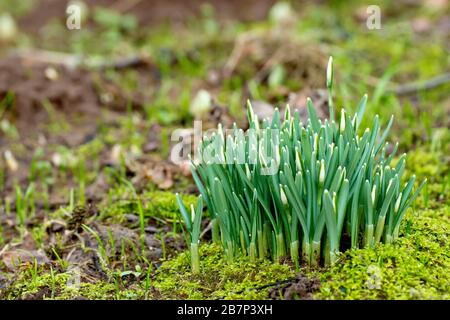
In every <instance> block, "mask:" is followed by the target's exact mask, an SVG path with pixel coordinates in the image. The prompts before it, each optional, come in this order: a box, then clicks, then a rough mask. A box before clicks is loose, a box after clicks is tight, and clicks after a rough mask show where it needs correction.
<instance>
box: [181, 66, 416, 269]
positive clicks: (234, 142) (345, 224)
mask: <svg viewBox="0 0 450 320" xmlns="http://www.w3.org/2000/svg"><path fill="white" fill-rule="evenodd" d="M327 88H328V93H329V107H330V118H329V119H326V120H324V121H322V120H320V119H319V118H318V117H317V114H316V111H315V109H314V106H313V102H312V101H311V100H310V99H308V100H307V109H308V115H309V119H308V120H307V122H306V124H303V123H302V122H301V120H300V115H299V113H298V112H297V111H296V112H295V113H294V114H292V115H291V113H290V108H289V107H287V108H286V112H285V114H284V119H281V115H280V112H279V111H278V109H276V110H275V113H274V116H273V118H272V119H263V120H262V121H260V120H259V119H258V116H257V115H256V114H255V113H254V112H253V109H252V106H251V104H250V103H248V121H249V129H248V130H247V131H246V132H244V131H243V130H242V129H239V128H237V127H236V125H234V127H233V128H232V129H231V130H230V132H226V133H225V132H224V130H223V129H222V127H221V126H220V125H219V128H218V130H217V132H215V133H213V134H212V135H211V136H210V137H204V139H203V141H202V143H201V145H200V147H199V154H200V156H201V160H200V161H199V162H198V163H194V162H193V163H192V173H193V177H194V180H195V182H196V184H197V186H198V189H199V191H200V193H201V194H202V197H203V199H204V200H205V203H206V206H207V209H208V212H209V215H210V217H211V219H212V222H213V226H215V230H214V228H213V234H214V233H215V234H216V236H214V237H213V241H216V242H220V243H221V244H222V245H223V248H224V251H225V255H226V257H227V259H228V260H233V259H234V257H235V256H236V255H237V254H244V255H248V256H249V257H250V258H251V259H257V258H266V257H271V258H272V259H280V258H282V257H285V256H287V255H290V256H291V259H292V260H293V261H294V262H295V263H299V262H300V261H302V262H303V263H306V264H309V265H313V266H315V265H318V264H319V262H320V261H321V260H322V261H323V262H324V263H325V264H329V263H333V262H335V261H336V260H337V258H338V255H339V253H340V252H341V251H342V250H344V249H345V246H344V244H343V242H344V241H343V235H344V234H346V235H349V236H350V239H351V243H350V244H351V248H359V247H372V246H374V245H376V244H377V243H380V242H384V243H391V242H393V241H395V239H396V238H397V237H398V234H399V228H400V223H401V221H402V219H403V217H404V215H405V212H406V210H407V209H408V208H409V207H410V206H411V204H412V202H413V201H414V199H415V198H416V197H417V196H418V194H419V192H420V190H421V189H422V188H423V186H424V183H425V181H424V182H423V183H422V184H421V185H420V186H419V188H418V189H417V190H416V191H415V192H413V186H414V182H415V177H414V176H413V177H412V178H410V179H409V181H408V182H407V183H406V184H404V185H403V184H402V176H403V173H404V168H405V155H402V156H401V157H400V158H399V159H398V161H397V162H396V165H395V166H394V165H392V164H391V163H392V160H393V158H394V156H395V152H396V149H397V145H395V147H394V151H393V152H391V153H390V154H387V152H386V149H387V145H388V144H387V143H386V138H387V136H388V132H389V130H390V128H391V126H392V123H393V118H391V119H390V121H389V124H388V125H387V128H386V129H385V130H384V131H383V132H382V133H381V132H380V123H379V119H378V116H376V117H375V118H374V119H373V122H372V126H371V128H370V129H369V128H367V129H366V130H365V131H364V133H363V134H362V136H360V135H359V134H358V131H359V130H358V129H359V126H360V124H361V121H362V118H363V115H364V110H365V108H366V103H367V95H364V97H363V98H362V99H361V101H360V102H359V105H358V106H357V112H356V113H355V114H354V115H353V116H350V114H349V113H348V112H347V111H345V110H344V109H342V110H341V113H340V119H339V120H337V121H335V118H334V114H335V112H334V107H333V101H332V88H333V65H332V59H330V61H329V64H328V68H327ZM179 204H180V208H181V211H182V213H183V212H184V211H186V209H185V208H184V206H183V205H182V203H181V201H179ZM183 216H186V213H183ZM184 220H185V221H187V222H188V223H186V226H187V229H188V230H193V229H194V227H193V226H192V225H191V224H190V222H189V220H187V219H186V218H185V219H184ZM196 227H199V224H198V225H196ZM190 232H192V231H190ZM192 239H193V240H194V242H192ZM197 240H198V239H197V238H195V237H192V236H191V243H194V244H197ZM191 248H192V245H191ZM300 257H301V258H300ZM193 267H194V266H193Z"/></svg>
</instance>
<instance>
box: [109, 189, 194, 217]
mask: <svg viewBox="0 0 450 320" xmlns="http://www.w3.org/2000/svg"><path fill="white" fill-rule="evenodd" d="M181 197H182V198H183V201H184V203H185V204H186V205H187V206H190V205H191V204H194V205H195V204H196V203H197V196H195V195H186V194H182V195H181ZM110 198H111V199H113V200H112V201H109V202H108V203H107V204H106V205H105V206H104V208H103V210H102V216H103V217H115V218H118V220H119V221H120V217H122V216H123V215H124V214H136V215H137V214H138V204H137V201H131V200H127V199H133V197H132V195H131V194H130V192H129V190H128V189H126V188H118V189H115V190H112V191H111V192H110ZM140 198H141V199H142V200H141V201H142V206H143V209H144V215H145V216H146V217H149V218H163V219H168V220H174V219H177V217H178V213H179V208H178V205H177V203H176V198H175V194H174V193H173V192H170V191H147V192H144V193H143V194H141V195H140ZM114 199H119V200H114ZM124 199H125V200H124Z"/></svg>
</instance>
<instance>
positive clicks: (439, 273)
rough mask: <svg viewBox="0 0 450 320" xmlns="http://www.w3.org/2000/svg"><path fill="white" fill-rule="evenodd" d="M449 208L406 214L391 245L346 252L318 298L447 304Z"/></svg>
mask: <svg viewBox="0 0 450 320" xmlns="http://www.w3.org/2000/svg"><path fill="white" fill-rule="evenodd" d="M449 217H450V208H449V207H444V208H442V209H440V210H435V211H431V210H425V211H421V212H419V213H418V214H413V213H411V212H410V213H409V215H408V216H407V217H406V222H405V223H404V224H403V229H402V233H403V235H402V237H401V238H399V240H398V242H397V243H395V244H394V245H379V246H378V247H377V248H375V249H360V250H352V251H347V252H346V253H345V254H344V255H343V256H342V258H341V260H340V262H338V263H337V264H335V265H334V266H332V267H331V268H330V269H328V270H326V271H325V272H323V273H319V274H317V273H316V274H317V275H318V276H319V277H320V279H321V283H322V285H321V289H320V292H319V293H318V294H316V296H315V298H317V299H450V274H449V273H448V270H450V254H449V253H450V243H449V240H450V221H449Z"/></svg>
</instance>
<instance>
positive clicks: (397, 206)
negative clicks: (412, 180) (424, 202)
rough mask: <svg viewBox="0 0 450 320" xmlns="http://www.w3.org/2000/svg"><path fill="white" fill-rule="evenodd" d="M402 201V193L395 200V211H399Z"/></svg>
mask: <svg viewBox="0 0 450 320" xmlns="http://www.w3.org/2000/svg"><path fill="white" fill-rule="evenodd" d="M401 201H402V193H401V192H400V194H399V195H398V198H397V201H396V202H395V207H394V212H395V213H397V212H398V209H399V208H400V202H401Z"/></svg>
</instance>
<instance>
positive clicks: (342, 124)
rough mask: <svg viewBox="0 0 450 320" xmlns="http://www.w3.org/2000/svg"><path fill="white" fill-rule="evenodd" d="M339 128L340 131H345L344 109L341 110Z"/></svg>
mask: <svg viewBox="0 0 450 320" xmlns="http://www.w3.org/2000/svg"><path fill="white" fill-rule="evenodd" d="M339 130H340V131H341V132H344V131H345V110H344V109H342V110H341V124H340V125H339Z"/></svg>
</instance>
